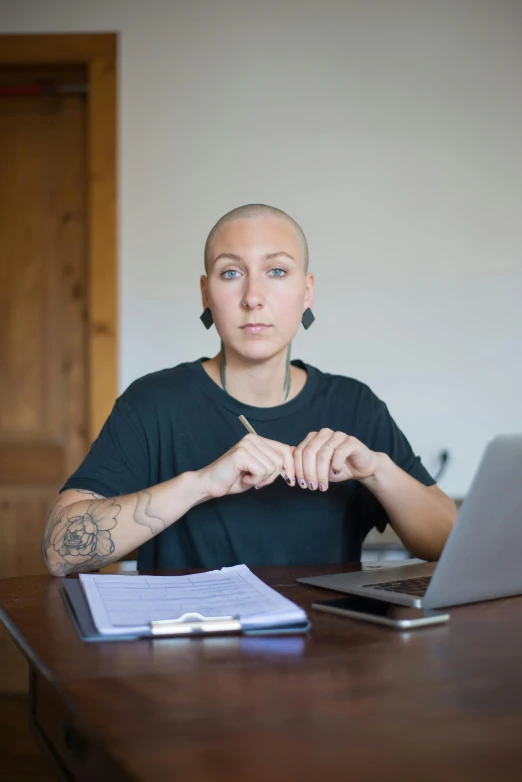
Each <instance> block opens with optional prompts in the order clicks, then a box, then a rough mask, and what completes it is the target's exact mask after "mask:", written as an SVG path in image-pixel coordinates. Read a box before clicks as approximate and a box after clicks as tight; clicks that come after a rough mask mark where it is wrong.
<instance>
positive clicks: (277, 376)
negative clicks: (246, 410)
mask: <svg viewBox="0 0 522 782" xmlns="http://www.w3.org/2000/svg"><path fill="white" fill-rule="evenodd" d="M289 358H290V346H289V347H288V348H285V349H284V350H282V351H281V352H280V353H278V354H277V355H275V356H273V357H272V358H270V359H268V360H267V361H263V362H262V363H255V364H254V363H247V362H245V361H244V360H242V359H241V357H240V356H237V355H236V354H234V353H233V352H232V351H230V350H225V349H224V347H223V345H222V346H221V352H220V353H219V354H218V355H217V356H215V357H214V358H213V359H211V360H210V362H208V363H209V364H212V365H213V375H214V377H216V375H217V377H219V382H220V385H221V387H222V388H224V390H225V391H226V392H227V393H228V394H230V395H231V396H233V397H234V398H235V399H239V400H240V401H241V402H244V403H245V404H247V405H253V406H254V407H275V406H276V405H280V404H282V403H283V402H285V401H286V400H287V399H288V397H289V396H290V392H291V373H290V363H289Z"/></svg>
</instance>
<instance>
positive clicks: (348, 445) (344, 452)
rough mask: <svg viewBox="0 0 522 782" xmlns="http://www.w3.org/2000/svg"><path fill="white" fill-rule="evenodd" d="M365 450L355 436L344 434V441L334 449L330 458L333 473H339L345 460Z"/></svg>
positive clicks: (344, 464)
mask: <svg viewBox="0 0 522 782" xmlns="http://www.w3.org/2000/svg"><path fill="white" fill-rule="evenodd" d="M364 450H366V446H365V445H363V443H361V441H360V440H358V439H357V438H356V437H351V436H350V435H345V438H344V441H343V442H342V443H340V444H339V445H338V446H337V448H336V449H335V453H334V455H333V458H332V464H331V469H332V472H333V474H334V475H339V473H340V472H341V470H342V469H343V468H344V467H346V466H347V465H346V460H347V459H348V458H349V457H350V456H353V455H354V454H356V453H358V452H362V451H364Z"/></svg>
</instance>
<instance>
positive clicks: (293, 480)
mask: <svg viewBox="0 0 522 782" xmlns="http://www.w3.org/2000/svg"><path fill="white" fill-rule="evenodd" d="M287 484H288V485H289V486H295V478H289V479H288V480H287Z"/></svg>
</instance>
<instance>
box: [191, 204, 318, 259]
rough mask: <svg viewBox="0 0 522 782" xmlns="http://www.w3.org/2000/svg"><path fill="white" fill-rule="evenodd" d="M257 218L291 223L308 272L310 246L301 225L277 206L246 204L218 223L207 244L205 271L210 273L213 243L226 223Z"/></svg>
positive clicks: (224, 216)
mask: <svg viewBox="0 0 522 782" xmlns="http://www.w3.org/2000/svg"><path fill="white" fill-rule="evenodd" d="M256 217H277V218H279V219H280V220H285V221H286V222H287V223H290V225H291V226H292V228H293V229H294V231H295V232H296V234H297V235H298V237H299V239H300V241H301V244H302V245H303V257H304V264H305V272H307V271H308V244H307V241H306V237H305V235H304V233H303V230H302V228H301V226H300V225H299V223H296V221H295V220H294V219H293V218H292V217H290V215H287V214H286V212H283V211H281V209H276V207H275V206H267V205H266V204H246V205H245V206H238V207H237V208H236V209H232V211H231V212H227V214H226V215H223V217H221V218H220V219H219V220H218V221H217V223H216V224H215V226H214V227H213V229H212V230H211V232H210V233H209V235H208V238H207V241H206V242H205V271H206V272H208V269H209V263H210V261H211V260H212V259H211V257H210V251H211V245H212V241H213V239H214V237H215V235H216V234H217V232H218V231H219V229H220V228H221V227H222V226H223V225H225V224H226V223H231V222H232V221H234V220H251V219H254V218H256Z"/></svg>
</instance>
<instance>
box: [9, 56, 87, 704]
mask: <svg viewBox="0 0 522 782" xmlns="http://www.w3.org/2000/svg"><path fill="white" fill-rule="evenodd" d="M33 70H34V69H33ZM48 75H49V74H47V76H48ZM73 77H74V78H73ZM68 78H69V80H75V81H76V80H77V79H78V74H77V73H76V74H72V75H71V74H69V77H68ZM29 80H30V81H32V82H34V74H33V73H29V72H26V73H25V74H24V73H22V72H21V71H20V70H18V71H12V72H10V73H9V72H6V71H2V72H1V73H0V85H1V84H6V83H13V81H18V82H21V81H26V82H27V81H29ZM86 127H87V126H86V99H85V96H82V95H79V94H67V95H46V96H39V97H21V96H13V97H5V96H0V578H7V577H10V576H21V575H32V574H38V573H43V572H46V571H45V565H44V562H43V558H42V554H41V548H40V540H41V534H42V530H43V527H44V523H45V520H46V516H47V513H48V510H49V507H50V505H51V504H52V502H53V499H54V498H55V496H56V492H57V490H58V489H59V487H60V486H61V484H62V483H63V481H64V479H65V478H66V477H67V476H68V475H69V474H70V473H71V472H72V471H73V470H74V469H75V468H76V467H77V466H78V464H79V463H80V462H81V460H82V458H83V456H84V455H85V452H86V449H87V441H88V420H87V415H88V413H87V411H88V402H89V400H88V399H87V390H86V389H87V359H88V356H87V333H86V331H87V329H86V322H87V298H86V296H87V294H86V292H87V279H86V276H87V269H86V258H87V253H86V246H85V245H86V238H85V237H86V215H85V211H86V191H87V182H86V152H87V149H86ZM26 688H27V669H26V665H25V663H24V662H23V660H22V657H21V654H20V653H19V652H18V650H17V649H16V647H15V646H14V644H13V642H12V641H11V640H10V639H9V638H8V635H7V633H6V631H5V630H4V629H3V627H1V628H0V691H2V690H3V691H8V690H9V691H17V690H24V689H26Z"/></svg>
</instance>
